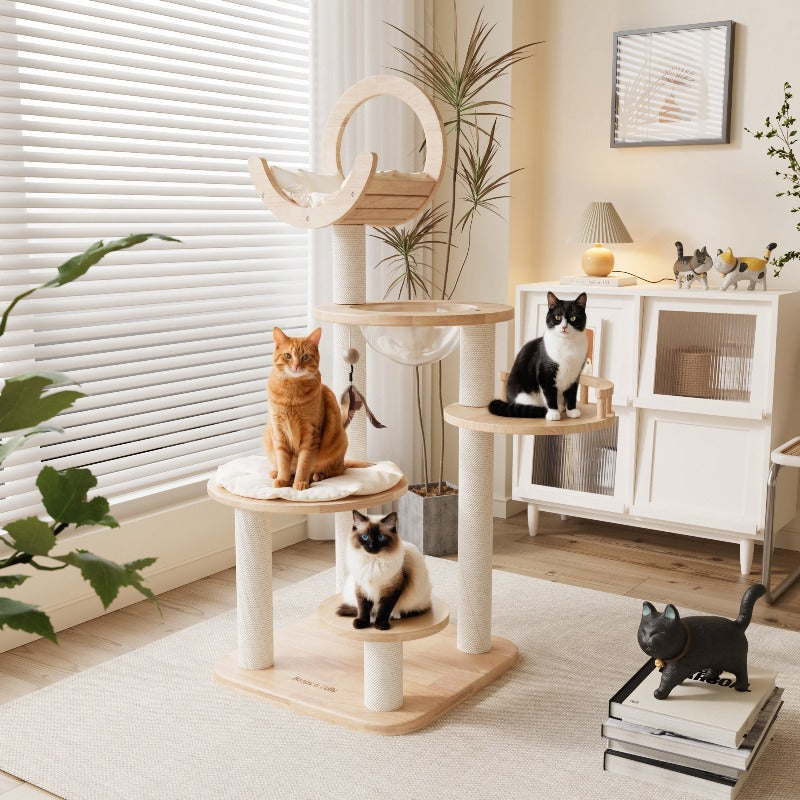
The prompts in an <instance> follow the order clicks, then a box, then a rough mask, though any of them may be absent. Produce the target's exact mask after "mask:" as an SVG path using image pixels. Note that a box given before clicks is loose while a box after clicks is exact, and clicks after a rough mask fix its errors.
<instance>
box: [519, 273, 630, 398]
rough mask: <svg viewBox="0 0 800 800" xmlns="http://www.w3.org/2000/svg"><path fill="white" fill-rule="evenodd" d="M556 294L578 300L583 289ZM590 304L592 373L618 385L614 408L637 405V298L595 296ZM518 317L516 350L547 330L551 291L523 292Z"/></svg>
mask: <svg viewBox="0 0 800 800" xmlns="http://www.w3.org/2000/svg"><path fill="white" fill-rule="evenodd" d="M553 291H554V292H555V293H556V294H557V295H559V296H561V297H565V298H573V297H577V296H578V294H580V291H581V290H580V288H579V287H575V286H561V287H558V286H554V287H553ZM591 291H592V290H591V287H588V290H587V293H588V295H589V297H588V302H587V304H586V320H587V322H586V326H587V328H588V329H590V330H591V332H592V342H593V351H594V352H591V353H590V354H589V355H590V357H591V361H592V366H591V372H592V374H593V375H599V376H600V377H602V378H607V379H608V380H610V381H611V382H612V383H613V384H614V406H627V405H631V404H632V402H633V395H634V387H635V385H636V365H637V364H638V363H639V335H638V326H637V323H636V298H635V297H624V296H620V295H604V294H592V293H591ZM518 305H519V308H520V313H519V314H518V315H517V329H516V351H515V352H518V351H519V349H520V348H521V347H522V345H523V344H525V342H529V341H530V340H531V339H535V338H537V337H538V336H541V335H542V334H543V333H544V331H545V328H546V324H545V318H546V317H547V291H546V289H545V290H542V289H538V288H537V289H536V290H532V291H522V292H521V293H520V297H519V304H518Z"/></svg>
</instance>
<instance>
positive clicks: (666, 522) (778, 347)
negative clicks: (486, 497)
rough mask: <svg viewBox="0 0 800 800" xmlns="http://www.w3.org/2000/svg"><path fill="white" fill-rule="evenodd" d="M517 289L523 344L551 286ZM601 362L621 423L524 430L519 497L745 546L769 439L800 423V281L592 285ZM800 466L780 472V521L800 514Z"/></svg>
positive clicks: (788, 434)
mask: <svg viewBox="0 0 800 800" xmlns="http://www.w3.org/2000/svg"><path fill="white" fill-rule="evenodd" d="M548 291H552V292H554V293H555V294H556V295H558V296H559V297H563V298H573V297H576V296H577V295H578V294H579V293H580V291H583V289H582V288H581V287H576V286H564V285H560V284H557V283H556V284H544V283H536V284H525V285H521V286H519V287H518V288H517V315H516V349H517V350H519V348H520V347H521V346H522V345H523V344H524V343H525V342H527V341H529V340H530V339H533V338H536V337H537V336H541V335H542V332H543V331H544V328H545V316H546V314H547V292H548ZM585 291H586V292H587V295H588V303H587V307H586V312H587V318H588V322H587V327H588V328H589V329H590V330H591V337H592V352H591V354H590V359H591V364H590V365H589V366H587V369H591V371H592V373H593V374H595V375H600V376H601V377H604V378H608V379H610V380H611V381H613V382H614V410H615V412H616V415H617V420H616V421H615V424H614V425H613V426H612V427H611V428H609V429H606V430H603V431H597V432H592V433H584V434H571V435H565V436H540V437H534V436H516V437H515V441H514V474H513V497H514V498H515V499H516V500H521V501H523V502H526V503H528V525H529V530H530V533H531V535H535V533H536V526H537V523H538V513H539V510H540V509H542V510H546V511H553V512H556V513H559V514H562V515H569V516H578V517H588V518H591V519H598V520H606V521H611V522H619V523H624V524H626V525H636V526H641V527H647V528H653V529H656V530H662V531H671V532H674V533H684V534H689V535H692V536H699V537H705V538H709V539H720V540H726V541H735V542H738V543H739V545H740V566H741V570H742V573H744V574H747V573H748V572H749V571H750V568H751V565H752V560H753V545H754V543H755V542H756V541H759V540H761V538H762V537H763V532H764V515H765V514H764V512H765V497H766V482H767V471H768V468H769V454H770V451H771V450H772V449H773V448H775V447H777V446H778V445H779V444H781V443H782V442H784V441H786V440H787V439H790V438H792V437H793V436H797V435H800V364H799V363H798V355H799V354H800V292H789V291H783V292H776V291H768V292H764V291H754V292H750V291H736V292H733V291H728V292H722V291H715V290H710V291H702V290H697V289H695V290H690V289H675V288H673V287H670V288H657V287H653V288H650V287H643V286H626V287H618V288H617V287H614V288H610V287H596V286H589V287H586V288H585ZM797 472H798V471H797V470H784V471H783V473H781V476H780V478H779V482H778V501H777V505H776V509H775V521H776V530H778V529H779V528H781V527H783V526H784V525H786V524H787V523H788V522H789V521H790V520H791V519H792V518H793V517H794V516H795V515H796V514H797Z"/></svg>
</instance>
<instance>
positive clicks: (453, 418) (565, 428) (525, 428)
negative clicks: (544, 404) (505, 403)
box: [444, 403, 615, 436]
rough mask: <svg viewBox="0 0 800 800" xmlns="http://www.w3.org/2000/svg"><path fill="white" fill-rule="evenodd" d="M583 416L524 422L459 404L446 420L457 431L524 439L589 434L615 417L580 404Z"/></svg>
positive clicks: (451, 407)
mask: <svg viewBox="0 0 800 800" xmlns="http://www.w3.org/2000/svg"><path fill="white" fill-rule="evenodd" d="M578 408H580V410H581V416H580V417H578V418H576V419H569V418H568V417H562V418H561V419H560V420H558V421H556V420H552V421H551V420H547V419H541V418H540V419H521V418H519V417H498V416H495V415H494V414H490V413H489V409H488V408H486V407H485V406H482V407H480V408H473V407H470V406H462V405H459V404H458V403H453V404H452V405H449V406H446V407H445V410H444V418H445V420H446V421H447V422H449V423H450V424H451V425H455V426H456V427H457V428H466V429H467V430H471V431H481V432H483V433H505V434H519V435H522V436H561V435H563V434H565V433H588V432H589V431H599V430H602V429H603V428H608V427H609V426H610V425H612V424H613V422H614V418H615V414H614V412H613V410H612V411H611V413H610V415H607V416H603V417H598V416H597V406H596V405H587V404H585V403H578Z"/></svg>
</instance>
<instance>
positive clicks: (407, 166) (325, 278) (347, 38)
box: [309, 0, 433, 538]
mask: <svg viewBox="0 0 800 800" xmlns="http://www.w3.org/2000/svg"><path fill="white" fill-rule="evenodd" d="M432 6H433V3H432V0H407V1H404V2H396V1H395V0H312V4H311V52H312V66H311V107H312V113H311V154H312V155H311V164H312V167H318V159H319V148H320V138H321V133H322V127H323V125H324V123H325V120H326V119H327V116H328V112H329V110H330V108H331V107H332V106H333V104H334V103H335V102H336V100H337V99H338V98H339V96H340V95H341V94H342V92H343V91H344V90H345V89H347V88H348V87H349V86H351V85H352V84H353V83H355V82H357V81H359V80H361V79H362V78H365V77H368V76H370V75H379V74H397V73H396V72H394V71H393V68H400V67H401V68H405V65H404V63H403V60H402V58H401V57H400V56H399V55H398V53H397V52H396V51H395V50H394V47H395V46H402V47H405V48H408V45H409V44H410V42H409V40H407V39H405V37H403V36H402V35H401V34H399V33H398V32H397V31H396V30H393V29H392V28H391V27H390V25H395V26H396V27H398V28H400V29H402V30H404V31H407V32H409V33H412V34H413V35H414V36H415V37H416V38H418V39H424V40H426V41H427V42H430V40H431V37H432V17H433V8H432ZM420 143H421V131H420V129H419V126H418V124H417V123H416V120H415V118H414V114H413V112H412V111H411V110H410V109H409V108H407V107H406V106H405V105H404V104H403V103H401V102H400V101H397V100H394V99H383V98H378V99H375V100H371V101H370V102H368V103H366V104H365V105H364V106H362V107H361V108H360V109H359V110H358V111H357V112H356V114H354V115H353V118H352V119H351V120H350V123H349V125H348V127H347V132H346V134H345V139H344V143H343V149H342V162H343V166H344V169H345V171H346V170H347V169H348V167H349V165H350V164H352V161H353V158H354V157H355V155H356V154H357V153H358V152H360V151H364V150H370V151H373V152H376V153H377V154H378V158H379V161H378V169H400V170H406V171H413V170H418V169H420V168H421V166H422V157H421V155H420V153H419V147H420ZM372 232H373V231H372V229H371V228H367V299H368V300H380V299H383V297H384V294H385V291H386V287H387V286H388V285H389V283H390V282H391V279H392V274H391V273H390V271H389V270H388V269H387V268H385V267H380V268H378V269H374V267H375V265H376V264H377V263H378V261H380V259H381V258H383V257H384V256H385V255H387V254H388V252H389V251H388V250H387V249H386V248H385V247H384V246H383V245H380V243H379V242H377V241H376V240H375V239H373V238H371V237H370V234H371V233H372ZM330 237H331V234H330V230H329V229H322V230H318V231H314V233H313V234H312V240H311V263H310V274H309V301H310V306H311V307H312V308H313V307H314V306H315V305H318V304H320V303H328V302H331V296H332V287H331V275H330V273H331V252H330V249H331V238H330ZM326 338H327V340H328V347H327V349H325V348H323V357H324V361H323V364H324V367H323V378H324V380H325V381H326V382H327V383H329V384H330V383H332V376H333V374H334V370H340V369H341V370H344V369H345V365H344V363H343V362H342V358H341V353H332V352H331V348H330V339H331V337H330V335H329V336H327V337H325V336H324V337H323V343H324V342H325V339H326ZM368 358H369V363H368V367H367V400H368V402H369V404H370V407H371V408H372V410H373V411H374V412H375V415H376V416H377V417H378V419H379V420H380V421H381V422H383V423H384V424H385V425H386V426H387V427H386V428H385V429H383V430H376V429H374V428H371V427H369V428H368V434H367V437H368V445H367V446H368V456H369V458H370V459H373V460H379V459H389V460H391V461H395V462H396V463H397V464H399V466H400V467H401V468H402V469H403V471H404V472H405V473H406V474H407V475H408V476H409V478H410V479H411V480H412V481H414V480H421V479H422V478H421V463H422V448H421V445H420V441H419V436H418V434H417V433H416V432H417V431H418V421H417V411H416V396H415V391H414V370H413V368H412V367H405V366H401V365H398V364H395V363H393V362H391V361H389V360H388V359H386V358H384V357H383V356H380V355H378V354H377V353H375V352H372V351H371V352H370V353H369V355H368ZM427 395H428V392H427V391H425V387H423V397H424V398H427ZM425 416H426V418H427V410H426V415H425ZM327 527H328V526H327V524H326V523H325V521H319V522H318V523H317V524H315V523H314V521H313V518H311V519H309V532H310V535H311V536H312V538H321V537H327V535H328V534H327V530H326V529H327Z"/></svg>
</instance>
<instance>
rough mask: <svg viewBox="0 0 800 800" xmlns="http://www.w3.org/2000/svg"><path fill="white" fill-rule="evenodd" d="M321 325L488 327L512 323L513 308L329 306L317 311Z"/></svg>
mask: <svg viewBox="0 0 800 800" xmlns="http://www.w3.org/2000/svg"><path fill="white" fill-rule="evenodd" d="M313 313H314V319H316V320H317V321H318V322H336V323H338V324H340V325H379V326H382V327H400V326H409V327H428V328H431V327H437V326H441V325H459V326H461V325H486V324H488V323H497V322H505V321H506V320H509V319H513V317H514V308H513V306H507V305H503V304H501V303H483V302H476V303H472V302H464V303H461V302H455V301H453V300H407V301H396V300H381V301H379V302H376V303H347V304H336V303H329V304H326V305H322V306H317V307H316V308H314V312H313Z"/></svg>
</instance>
